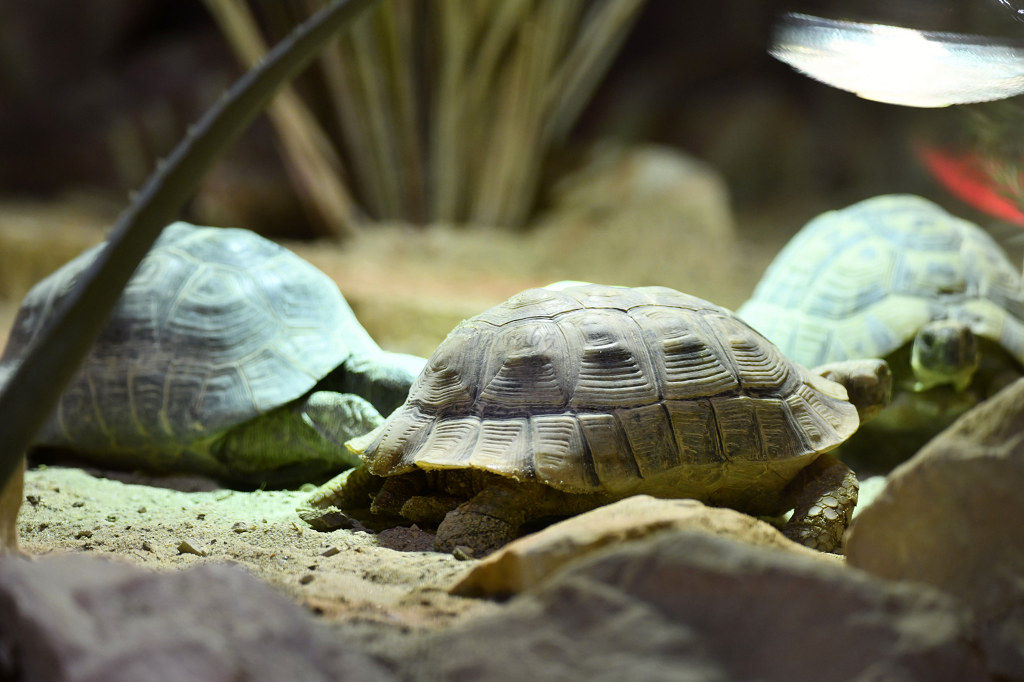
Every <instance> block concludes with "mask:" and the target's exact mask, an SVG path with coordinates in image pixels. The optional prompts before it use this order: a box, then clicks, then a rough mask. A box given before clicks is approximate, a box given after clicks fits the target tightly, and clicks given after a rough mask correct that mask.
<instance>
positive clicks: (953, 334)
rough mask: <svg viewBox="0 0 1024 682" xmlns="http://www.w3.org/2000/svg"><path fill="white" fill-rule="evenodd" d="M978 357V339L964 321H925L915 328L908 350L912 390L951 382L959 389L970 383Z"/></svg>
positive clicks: (922, 389)
mask: <svg viewBox="0 0 1024 682" xmlns="http://www.w3.org/2000/svg"><path fill="white" fill-rule="evenodd" d="M980 360H981V356H980V353H979V351H978V339H977V337H975V335H974V332H972V331H971V330H970V328H969V327H968V326H967V325H965V324H963V323H962V322H956V321H954V320H935V321H932V322H929V323H928V324H926V325H924V326H923V327H921V329H920V330H919V331H918V332H917V336H916V337H914V345H913V347H912V348H911V352H910V366H911V368H912V369H913V370H914V380H915V382H914V390H915V391H927V390H928V389H930V388H933V387H935V386H941V385H942V384H952V385H953V387H954V388H955V389H956V390H958V391H962V390H964V389H965V388H967V386H968V385H969V384H970V383H971V379H972V378H973V377H974V372H975V371H976V370H977V369H978V363H979V362H980Z"/></svg>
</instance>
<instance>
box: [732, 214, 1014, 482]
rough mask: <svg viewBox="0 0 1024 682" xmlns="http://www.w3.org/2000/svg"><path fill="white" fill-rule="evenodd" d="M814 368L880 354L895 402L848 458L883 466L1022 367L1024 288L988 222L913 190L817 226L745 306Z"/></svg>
mask: <svg viewBox="0 0 1024 682" xmlns="http://www.w3.org/2000/svg"><path fill="white" fill-rule="evenodd" d="M738 313H739V315H740V317H742V318H743V319H744V320H746V321H747V322H748V323H750V325H751V326H753V327H754V328H755V329H757V330H758V331H760V332H761V333H762V334H764V335H765V336H766V337H768V338H769V339H771V340H772V341H773V342H774V343H776V344H777V345H778V347H779V348H780V349H781V350H782V352H783V353H785V354H786V355H787V356H788V357H790V358H792V359H793V360H795V361H797V362H800V363H803V364H806V365H811V366H813V365H820V364H823V363H828V362H834V361H842V360H847V359H850V358H884V359H886V360H887V361H888V363H889V366H890V367H891V369H892V373H893V380H894V387H895V390H894V394H893V400H892V404H891V405H890V406H889V407H888V408H886V409H885V410H884V411H883V412H882V413H881V414H880V415H879V417H878V418H877V419H874V420H873V421H872V422H871V423H870V424H868V425H867V426H866V427H865V428H863V429H861V430H860V431H859V432H858V433H857V435H856V436H855V437H854V438H853V439H851V441H850V443H849V444H847V445H844V446H843V448H842V451H841V452H842V456H843V457H844V459H846V460H847V461H850V462H852V463H854V466H856V467H857V468H858V471H861V470H871V469H877V470H886V469H889V468H891V467H892V466H893V465H894V464H896V463H898V462H900V461H902V460H904V459H907V458H908V457H910V456H911V455H913V454H914V453H915V452H916V451H917V450H918V449H919V448H920V447H921V446H922V445H924V443H925V442H927V441H928V440H929V439H930V438H931V437H932V436H934V435H935V434H936V433H938V432H939V431H940V430H942V429H944V428H945V427H946V426H948V425H949V424H951V423H952V422H953V420H954V419H956V417H958V416H959V415H960V414H962V413H963V412H965V411H966V410H968V409H969V408H970V407H972V406H973V405H975V404H977V403H978V402H979V401H981V400H984V399H985V398H987V397H989V396H991V395H993V394H994V393H995V392H997V391H998V390H999V389H1000V388H1002V387H1003V386H1005V385H1006V384H1008V383H1010V382H1011V381H1013V380H1014V379H1015V378H1017V377H1019V376H1021V374H1022V372H1024V284H1022V282H1021V276H1020V274H1019V272H1018V271H1017V270H1016V269H1015V268H1014V267H1013V265H1012V264H1011V263H1010V262H1009V260H1008V259H1007V257H1006V254H1005V253H1004V252H1003V251H1002V249H1000V248H999V246H998V245H997V244H996V243H995V241H993V239H992V238H991V237H990V236H989V235H988V234H987V233H986V232H985V231H984V230H982V229H981V228H980V227H978V226H977V225H975V224H973V223H971V222H968V221H966V220H961V219H959V218H956V217H954V216H952V215H950V214H949V213H947V212H946V211H944V210H943V209H942V208H940V207H939V206H936V205H935V204H933V203H931V202H929V201H927V200H926V199H923V198H921V197H917V196H912V195H886V196H880V197H875V198H872V199H868V200H866V201H862V202H860V203H857V204H854V205H852V206H849V207H847V208H845V209H843V210H840V211H830V212H828V213H825V214H822V215H820V216H818V217H817V218H815V219H814V220H812V221H811V222H809V223H808V224H807V225H806V226H805V227H804V228H803V229H801V230H800V232H799V233H797V235H796V236H795V237H793V239H792V240H791V241H790V242H789V244H787V245H786V247H785V248H783V249H782V251H781V252H780V253H779V254H778V256H777V257H776V258H775V260H774V261H773V262H772V264H771V265H770V266H769V267H768V269H767V271H766V272H765V275H764V277H763V278H762V279H761V281H760V283H759V284H758V285H757V288H756V289H755V291H754V294H753V297H752V298H751V299H750V300H749V301H747V302H746V303H745V304H744V305H743V306H742V307H741V308H740V309H739V311H738Z"/></svg>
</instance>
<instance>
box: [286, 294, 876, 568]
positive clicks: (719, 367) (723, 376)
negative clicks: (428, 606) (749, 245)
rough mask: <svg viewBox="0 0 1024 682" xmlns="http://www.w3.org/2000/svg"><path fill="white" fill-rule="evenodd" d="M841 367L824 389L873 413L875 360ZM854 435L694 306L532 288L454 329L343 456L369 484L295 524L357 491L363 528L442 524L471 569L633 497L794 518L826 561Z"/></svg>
mask: <svg viewBox="0 0 1024 682" xmlns="http://www.w3.org/2000/svg"><path fill="white" fill-rule="evenodd" d="M841 369H842V368H837V367H833V368H832V372H833V376H837V377H840V378H855V379H857V380H858V381H861V382H866V383H870V384H872V385H874V386H875V387H876V388H878V389H879V392H878V393H876V397H875V398H874V399H875V400H882V399H883V398H881V397H880V396H881V395H883V394H884V391H885V390H886V388H887V387H886V386H885V380H886V377H887V376H888V375H887V368H886V367H885V364H884V363H883V362H880V361H871V362H868V363H860V364H858V363H854V362H851V363H847V367H846V370H847V371H846V372H845V373H844V372H842V371H840V370H841ZM864 407H865V409H867V408H869V407H870V406H869V405H865V406H864ZM858 424H859V416H858V410H857V408H856V407H855V406H854V405H853V404H852V403H851V402H849V401H848V399H847V392H846V390H845V388H844V386H843V385H841V384H839V383H836V382H834V381H832V380H829V379H825V378H823V377H821V376H818V375H816V374H814V373H812V372H811V371H810V370H808V369H806V368H804V367H803V366H801V365H798V364H795V363H793V362H790V361H789V360H787V359H786V358H785V357H784V356H782V354H780V353H779V352H778V351H777V349H776V348H775V347H774V346H773V345H772V344H771V343H769V342H768V341H766V340H765V339H764V338H763V337H761V336H760V335H759V334H758V333H756V332H755V331H753V330H752V329H751V328H750V327H749V326H748V325H746V324H745V323H744V322H742V321H741V320H740V319H738V318H737V317H736V316H735V315H734V314H732V313H731V312H729V311H727V310H725V309H724V308H720V307H718V306H716V305H714V304H712V303H709V302H707V301H705V300H702V299H700V298H696V297H694V296H690V295H687V294H684V293H681V292H678V291H675V290H672V289H668V288H664V287H642V288H635V289H634V288H626V287H612V286H603V285H596V284H590V285H582V286H568V287H565V288H559V289H552V288H539V289H530V290H527V291H524V292H522V293H520V294H517V295H515V296H513V297H512V298H510V299H509V300H507V301H505V302H504V303H502V304H500V305H498V306H497V307H495V308H492V309H490V310H488V311H486V312H484V313H481V314H480V315H477V316H476V317H473V318H471V319H469V320H466V321H464V322H463V323H462V324H460V325H459V326H458V327H456V328H455V329H454V330H453V331H452V332H451V333H450V334H449V335H448V337H447V338H446V339H445V340H444V342H443V343H441V345H440V346H439V347H438V348H437V350H436V351H435V352H434V354H433V356H431V358H430V359H429V361H428V362H427V366H426V367H425V368H424V370H423V372H422V373H421V374H420V375H419V377H418V378H417V380H416V383H415V384H414V385H413V387H412V389H411V390H410V393H409V396H408V399H407V400H406V401H405V403H404V404H403V405H402V406H401V407H400V408H399V409H398V410H396V411H395V412H394V413H392V414H391V415H390V416H389V417H388V419H387V420H386V421H385V422H384V424H382V425H381V426H379V427H378V428H376V429H375V430H374V431H372V432H370V433H368V434H365V435H364V436H362V437H358V438H356V439H354V440H352V441H350V442H349V443H348V445H349V447H350V448H351V449H352V450H353V451H354V452H356V453H358V454H359V455H360V457H361V458H362V459H363V461H364V462H365V468H361V469H356V470H353V472H352V473H351V475H349V476H343V477H342V478H340V479H339V480H338V481H335V482H331V483H328V484H327V485H325V486H324V487H323V488H322V489H321V490H319V491H317V492H316V493H315V494H314V495H313V496H312V497H311V498H310V499H309V500H308V501H307V502H306V506H305V507H303V508H300V515H301V516H303V518H304V519H306V520H307V521H309V522H311V523H313V524H314V525H315V526H317V527H320V528H321V529H325V528H324V526H320V525H319V523H320V522H321V519H318V517H317V516H316V514H317V512H318V511H322V510H328V511H327V512H326V513H325V514H324V516H325V517H330V516H332V515H334V514H335V513H336V512H334V511H331V510H333V508H334V507H339V508H341V509H342V510H343V511H344V510H345V509H346V508H351V507H353V506H356V505H359V504H362V506H365V499H366V497H364V496H365V495H366V494H367V493H369V494H372V495H374V497H373V502H372V506H371V510H372V511H373V512H377V513H392V514H395V513H397V514H400V515H401V516H404V517H406V518H407V519H409V520H412V521H414V522H416V523H439V526H438V528H437V535H436V542H435V546H436V548H437V549H438V550H441V551H453V550H459V551H461V552H465V553H467V554H469V555H472V556H482V555H484V554H486V553H488V552H490V551H492V550H494V549H496V548H497V547H500V546H501V545H503V544H504V543H506V542H507V541H509V540H511V539H513V538H514V537H515V536H516V535H517V534H518V532H519V529H520V527H521V526H522V525H523V524H524V523H526V522H527V521H531V520H535V519H540V518H543V517H548V516H568V515H572V514H577V513H581V512H583V511H587V510H589V509H593V508H595V507H597V506H600V505H603V504H606V503H608V502H611V501H614V500H618V499H621V498H625V497H628V496H631V495H634V494H641V493H643V494H648V495H653V496H657V497H667V498H677V497H685V498H696V499H699V500H702V501H704V502H706V503H710V504H714V505H723V506H729V507H733V508H735V509H738V510H740V511H745V512H749V513H751V514H757V515H778V514H782V513H785V512H786V511H787V510H789V509H794V508H795V511H794V514H793V516H792V518H791V519H790V521H789V522H788V524H787V525H786V526H785V532H786V533H787V535H789V536H790V537H791V538H794V539H796V540H798V541H800V542H802V543H804V544H808V545H810V546H814V547H819V548H821V549H823V550H829V551H831V550H834V549H836V548H837V547H838V546H839V543H840V540H841V537H842V533H843V530H844V528H845V526H846V523H847V521H848V518H849V516H850V513H851V510H852V508H853V506H854V505H855V504H856V499H857V479H856V477H855V476H854V475H853V473H852V472H851V471H850V470H849V469H848V468H847V467H846V466H845V465H844V464H842V463H841V462H839V461H838V460H835V459H833V458H832V457H831V456H829V455H828V454H826V453H827V451H829V450H831V449H832V448H834V447H836V446H837V445H839V444H840V443H841V442H843V441H844V440H846V439H847V438H848V437H849V436H850V435H851V434H852V433H853V432H854V431H855V430H856V429H857V426H858ZM374 488H377V490H374ZM324 524H325V525H326V524H327V522H324Z"/></svg>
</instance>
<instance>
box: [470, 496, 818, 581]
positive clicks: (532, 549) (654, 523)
mask: <svg viewBox="0 0 1024 682" xmlns="http://www.w3.org/2000/svg"><path fill="white" fill-rule="evenodd" d="M684 528H685V529H695V530H702V531H706V532H709V533H714V534H716V535H722V536H728V537H733V538H735V539H737V540H742V541H744V542H748V543H750V544H752V545H760V546H763V547H775V548H778V549H787V550H789V551H792V552H796V553H798V554H801V555H803V556H806V557H811V558H821V557H829V556H832V555H828V554H822V553H820V552H815V551H814V550H812V549H809V548H807V547H804V546H802V545H798V544H797V543H795V542H793V541H791V540H789V539H788V538H786V537H785V536H783V535H782V533H780V532H779V531H778V530H777V529H776V528H774V527H772V526H771V525H769V524H767V523H765V522H764V521H758V520H757V519H755V518H753V517H751V516H748V515H746V514H741V513H740V512H737V511H734V510H732V509H722V508H716V507H708V506H706V505H704V504H702V503H700V502H698V501H696V500H661V499H657V498H654V497H650V496H649V495H635V496H633V497H629V498H626V499H625V500H621V501H619V502H615V503H614V504H609V505H607V506H604V507H599V508H598V509H595V510H593V511H590V512H587V513H585V514H580V515H579V516H574V517H572V518H569V519H566V520H565V521H561V522H559V523H556V524H554V525H552V526H549V527H548V528H545V529H544V530H542V531H540V532H537V533H533V534H532V535H527V536H525V537H522V538H519V539H518V540H516V541H514V542H511V543H509V544H508V545H505V546H504V547H503V548H501V549H500V550H498V551H496V552H494V553H493V554H491V555H490V556H488V557H487V558H486V559H484V560H483V561H481V562H480V563H478V564H477V565H476V566H475V567H474V568H473V570H471V571H470V572H469V573H468V574H467V575H466V576H465V577H464V578H463V579H462V580H460V581H459V583H458V584H456V585H455V586H454V587H453V588H452V589H451V592H452V593H453V594H457V595H461V596H473V597H505V596H509V595H512V594H518V593H519V592H522V591H523V590H526V589H528V588H531V587H534V586H536V585H539V584H540V583H542V582H544V580H546V579H547V578H548V577H549V576H550V575H551V574H552V573H554V572H556V571H557V570H558V569H560V568H561V567H562V566H564V565H565V564H567V563H569V562H570V561H572V560H573V559H577V558H579V557H581V556H585V555H587V554H591V553H593V552H596V551H598V550H600V549H602V548H605V547H608V546H610V545H616V544H620V543H622V542H625V541H628V540H636V539H639V538H644V537H649V536H650V535H652V534H655V533H659V532H661V531H665V530H669V529H674V530H679V529H684Z"/></svg>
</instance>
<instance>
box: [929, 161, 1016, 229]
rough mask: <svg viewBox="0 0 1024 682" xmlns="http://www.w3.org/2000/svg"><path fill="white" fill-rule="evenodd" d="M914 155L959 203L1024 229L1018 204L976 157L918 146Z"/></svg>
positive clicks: (1009, 191) (1008, 189) (1008, 190)
mask: <svg viewBox="0 0 1024 682" xmlns="http://www.w3.org/2000/svg"><path fill="white" fill-rule="evenodd" d="M916 151H917V155H918V156H919V157H920V158H921V161H923V162H924V164H925V166H926V167H927V168H928V170H929V171H931V173H932V175H933V176H935V178H936V179H937V180H938V181H939V182H940V183H942V185H943V186H944V187H945V188H946V189H948V190H949V191H950V192H951V193H952V194H953V195H954V196H956V197H957V198H958V199H960V200H961V201H964V202H966V203H967V204H970V205H971V206H973V207H974V208H976V209H978V210H980V211H984V212H985V213H987V214H989V215H990V216H992V217H994V218H998V219H1000V220H1005V221H1007V222H1009V223H1013V224H1014V225H1017V226H1019V227H1024V212H1022V211H1021V205H1020V201H1018V200H1015V199H1014V198H1013V197H1012V192H1011V190H1010V188H1007V187H1004V186H1002V184H1001V183H1000V182H999V181H998V180H996V179H995V178H994V177H993V176H992V173H991V172H989V170H987V169H986V167H985V164H984V162H983V160H982V159H981V157H979V156H978V155H977V154H972V153H969V152H968V153H961V154H952V153H948V152H944V151H942V150H940V149H937V148H935V147H929V146H926V145H919V146H918V147H917V148H916Z"/></svg>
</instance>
